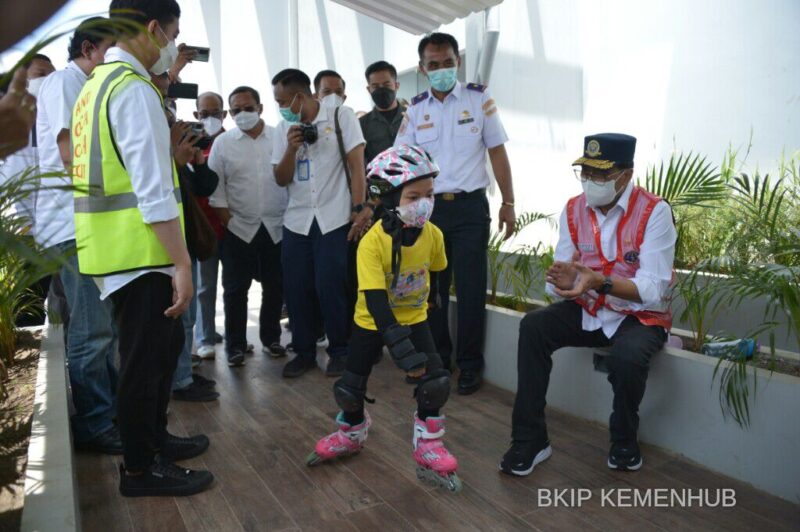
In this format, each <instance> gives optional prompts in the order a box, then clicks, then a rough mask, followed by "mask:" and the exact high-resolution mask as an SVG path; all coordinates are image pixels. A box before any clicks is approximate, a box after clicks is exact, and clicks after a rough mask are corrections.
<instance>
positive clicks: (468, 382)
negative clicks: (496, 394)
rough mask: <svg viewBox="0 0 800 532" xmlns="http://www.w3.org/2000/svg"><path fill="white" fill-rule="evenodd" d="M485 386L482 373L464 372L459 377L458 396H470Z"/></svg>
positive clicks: (470, 370)
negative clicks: (482, 385)
mask: <svg viewBox="0 0 800 532" xmlns="http://www.w3.org/2000/svg"><path fill="white" fill-rule="evenodd" d="M481 384H483V377H482V376H481V372H480V371H477V370H474V369H465V370H462V371H461V373H460V374H459V376H458V394H459V395H470V394H473V393H475V392H477V391H478V389H479V388H480V387H481Z"/></svg>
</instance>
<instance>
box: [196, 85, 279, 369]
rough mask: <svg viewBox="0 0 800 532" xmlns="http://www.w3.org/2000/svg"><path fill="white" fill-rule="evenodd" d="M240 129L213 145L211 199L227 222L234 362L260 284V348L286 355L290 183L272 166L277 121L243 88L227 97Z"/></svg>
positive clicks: (227, 295) (226, 281) (229, 336)
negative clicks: (285, 234) (284, 184)
mask: <svg viewBox="0 0 800 532" xmlns="http://www.w3.org/2000/svg"><path fill="white" fill-rule="evenodd" d="M228 105H229V107H230V109H229V110H230V113H231V116H232V117H233V120H234V122H236V126H237V127H236V128H235V129H232V130H230V131H226V132H225V133H222V134H221V135H220V136H218V137H217V138H216V140H215V141H214V144H213V146H212V147H211V155H210V157H209V161H208V165H209V167H210V168H211V169H212V170H214V171H215V172H216V173H217V175H218V176H219V185H217V190H215V191H214V193H213V194H212V195H211V197H210V198H209V205H211V206H212V207H213V208H214V209H215V211H216V213H217V215H218V216H219V219H220V221H221V222H222V225H223V226H224V227H225V236H224V237H223V239H222V243H221V251H220V257H221V259H222V289H223V291H224V293H223V302H224V304H225V351H226V353H227V355H228V365H229V366H240V365H242V364H244V355H245V352H246V351H247V335H246V332H247V292H248V290H249V289H250V283H251V281H252V280H253V279H255V280H256V281H258V282H260V283H261V312H260V313H259V336H260V339H261V344H262V351H263V352H264V353H265V354H268V355H270V356H273V357H282V356H286V349H285V348H284V347H283V346H282V345H281V324H280V319H281V308H282V307H283V273H282V271H281V238H282V227H281V225H282V223H283V213H284V211H285V210H286V203H287V194H286V189H284V188H281V187H279V186H278V184H277V183H276V182H275V176H274V174H273V173H272V142H273V139H272V137H273V135H274V131H275V130H274V128H272V127H270V126H268V125H266V124H265V123H264V120H262V119H261V113H262V112H263V110H264V108H263V106H262V105H261V97H260V95H259V94H258V92H257V91H256V90H255V89H253V88H251V87H238V88H236V89H234V90H233V92H231V94H230V96H229V97H228Z"/></svg>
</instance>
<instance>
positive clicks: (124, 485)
mask: <svg viewBox="0 0 800 532" xmlns="http://www.w3.org/2000/svg"><path fill="white" fill-rule="evenodd" d="M212 482H214V475H212V474H211V473H210V472H209V471H192V470H191V469H184V468H182V467H178V466H176V465H175V464H170V463H156V464H153V465H151V466H150V467H148V468H147V469H145V470H144V471H142V472H141V473H140V474H138V475H129V474H128V473H127V472H126V471H125V466H123V465H122V464H120V466H119V492H120V493H121V494H122V495H124V496H125V497H159V496H160V497H183V496H186V495H194V494H195V493H200V492H201V491H204V490H205V489H206V488H208V487H209V486H210V485H211V483H212Z"/></svg>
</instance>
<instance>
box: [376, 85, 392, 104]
mask: <svg viewBox="0 0 800 532" xmlns="http://www.w3.org/2000/svg"><path fill="white" fill-rule="evenodd" d="M394 97H395V92H394V91H393V90H392V89H389V88H387V87H378V88H377V89H375V90H374V91H372V101H373V102H375V105H377V106H378V109H388V108H389V107H391V106H392V103H393V102H394Z"/></svg>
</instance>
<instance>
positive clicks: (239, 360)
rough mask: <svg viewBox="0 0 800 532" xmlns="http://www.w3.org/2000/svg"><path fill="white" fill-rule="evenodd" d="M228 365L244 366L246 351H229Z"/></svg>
mask: <svg viewBox="0 0 800 532" xmlns="http://www.w3.org/2000/svg"><path fill="white" fill-rule="evenodd" d="M228 366H230V367H236V366H244V351H233V352H232V353H228Z"/></svg>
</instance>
